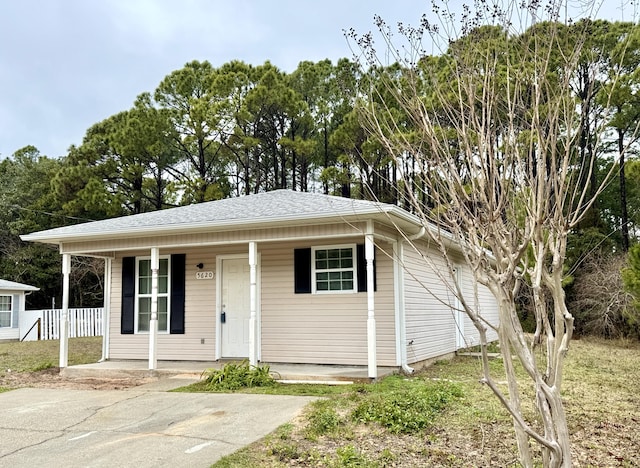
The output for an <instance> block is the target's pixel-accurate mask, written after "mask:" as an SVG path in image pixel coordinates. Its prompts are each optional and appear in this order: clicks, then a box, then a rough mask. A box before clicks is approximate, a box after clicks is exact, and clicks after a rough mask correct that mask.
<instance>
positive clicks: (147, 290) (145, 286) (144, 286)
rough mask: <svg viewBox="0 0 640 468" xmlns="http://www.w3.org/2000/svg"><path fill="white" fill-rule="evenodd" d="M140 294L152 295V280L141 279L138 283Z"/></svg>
mask: <svg viewBox="0 0 640 468" xmlns="http://www.w3.org/2000/svg"><path fill="white" fill-rule="evenodd" d="M138 294H151V278H143V277H140V279H139V281H138Z"/></svg>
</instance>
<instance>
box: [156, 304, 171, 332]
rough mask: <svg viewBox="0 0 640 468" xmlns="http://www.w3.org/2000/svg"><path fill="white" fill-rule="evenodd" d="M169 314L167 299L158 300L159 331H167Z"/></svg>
mask: <svg viewBox="0 0 640 468" xmlns="http://www.w3.org/2000/svg"><path fill="white" fill-rule="evenodd" d="M168 318H169V314H168V313H167V298H166V297H159V298H158V330H159V331H167V322H168Z"/></svg>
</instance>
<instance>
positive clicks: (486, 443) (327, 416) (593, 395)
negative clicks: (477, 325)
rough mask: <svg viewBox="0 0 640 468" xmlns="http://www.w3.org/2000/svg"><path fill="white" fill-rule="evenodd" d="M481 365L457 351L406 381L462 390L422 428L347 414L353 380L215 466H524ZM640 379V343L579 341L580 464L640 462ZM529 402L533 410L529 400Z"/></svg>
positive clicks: (575, 441)
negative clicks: (398, 429) (395, 427)
mask: <svg viewBox="0 0 640 468" xmlns="http://www.w3.org/2000/svg"><path fill="white" fill-rule="evenodd" d="M491 366H492V373H493V374H494V375H495V376H496V377H497V378H498V379H500V378H502V379H503V377H501V376H502V375H504V374H503V373H502V364H501V361H500V360H499V359H496V360H494V361H492V363H491ZM480 375H481V367H480V362H479V360H478V359H477V358H472V357H458V358H456V359H454V360H452V361H444V362H438V363H436V364H435V365H433V366H431V367H429V368H428V369H425V370H424V371H422V372H420V373H419V375H418V376H416V377H415V378H413V379H411V380H410V381H407V382H413V383H415V382H419V381H420V380H422V381H423V383H424V384H425V385H429V383H430V382H439V381H442V380H444V381H451V382H454V383H455V385H457V386H459V388H460V389H461V390H462V393H463V396H462V398H459V399H456V400H452V401H450V402H448V404H447V406H446V407H445V408H443V411H442V412H440V413H437V414H435V415H434V418H433V421H432V422H431V424H429V425H427V426H426V427H424V428H423V429H421V430H419V431H416V432H413V433H394V431H392V430H389V429H388V428H385V427H384V425H381V424H377V423H371V422H370V423H366V424H365V423H362V422H359V421H353V419H352V418H349V417H347V416H348V414H349V411H350V410H349V408H350V407H349V404H350V403H349V401H351V400H353V399H354V398H356V397H354V396H353V389H351V390H348V389H345V391H344V393H343V394H342V395H334V396H330V397H329V400H330V401H327V402H326V403H323V404H318V405H315V406H310V407H309V408H308V409H307V412H306V413H305V414H304V415H303V416H302V417H300V418H298V419H297V420H295V421H293V422H292V423H291V424H288V425H285V426H283V427H282V428H281V429H280V430H279V431H276V432H275V433H274V434H272V435H271V436H269V437H267V438H265V439H264V440H262V441H260V442H258V443H256V444H254V445H252V446H250V447H248V448H246V449H244V450H241V451H240V452H237V453H236V454H234V455H231V456H230V457H225V458H224V459H223V460H221V461H220V462H218V463H217V464H216V465H214V466H215V467H231V466H262V467H285V466H322V467H343V466H346V467H350V466H353V467H355V466H358V467H422V466H424V467H426V466H456V467H476V466H518V463H517V455H518V451H517V448H516V445H515V441H514V436H513V428H512V423H511V419H510V418H509V416H508V414H507V412H506V411H505V410H504V409H503V408H502V407H501V406H500V404H499V403H498V402H497V399H496V398H495V397H494V396H493V394H492V393H491V392H490V391H489V389H488V388H486V387H485V386H483V385H482V384H480V383H479V382H478V380H479V377H480ZM396 379H397V377H396ZM418 379H419V380H418ZM523 383H525V380H524V379H523ZM399 384H401V380H396V381H395V382H394V385H387V388H386V389H385V387H384V386H383V385H380V384H378V385H380V386H379V387H378V390H377V391H380V392H383V393H384V392H385V391H387V390H393V388H394V387H395V385H399ZM639 385H640V345H639V344H638V343H631V342H624V341H615V342H606V341H593V340H580V341H574V342H573V343H572V346H571V350H570V354H569V356H568V357H567V360H566V368H565V380H564V385H563V389H564V391H563V396H564V401H565V405H566V410H567V415H568V419H569V426H570V430H571V432H572V434H571V438H572V446H573V456H574V465H575V466H624V467H632V466H640V424H639V423H640V399H639V398H638V397H637V394H638V388H639ZM371 388H374V386H371ZM349 395H351V396H349ZM525 412H526V413H528V414H529V415H532V414H533V412H530V411H527V408H526V407H525ZM314 427H315V429H316V430H310V428H314Z"/></svg>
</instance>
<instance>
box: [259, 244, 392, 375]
mask: <svg viewBox="0 0 640 468" xmlns="http://www.w3.org/2000/svg"><path fill="white" fill-rule="evenodd" d="M341 243H354V240H353V239H344V240H342V241H341V240H339V239H338V240H335V241H334V242H331V243H327V242H326V241H324V240H320V241H314V242H297V243H295V244H293V243H286V244H275V245H269V246H264V247H262V248H260V246H259V250H260V252H261V260H262V292H261V297H262V311H261V314H262V360H263V361H265V362H291V363H317V364H345V365H346V364H355V365H366V364H367V293H364V292H361V293H336V294H295V293H294V264H293V258H294V249H295V248H307V247H312V246H314V245H331V244H334V245H338V244H341ZM356 243H363V240H358V241H357V242H356ZM376 273H377V292H376V293H375V318H376V337H377V358H378V364H379V365H383V366H393V365H395V364H396V356H395V325H394V295H393V268H392V263H391V260H390V259H389V257H388V256H387V255H385V254H383V253H382V252H381V251H380V250H379V249H376Z"/></svg>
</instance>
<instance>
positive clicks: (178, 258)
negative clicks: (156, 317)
mask: <svg viewBox="0 0 640 468" xmlns="http://www.w3.org/2000/svg"><path fill="white" fill-rule="evenodd" d="M185 260H186V255H185V254H174V255H172V256H171V323H170V326H169V333H172V334H184V297H185V291H184V290H185V279H186V275H185Z"/></svg>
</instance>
